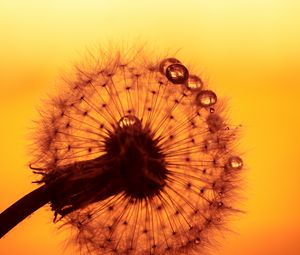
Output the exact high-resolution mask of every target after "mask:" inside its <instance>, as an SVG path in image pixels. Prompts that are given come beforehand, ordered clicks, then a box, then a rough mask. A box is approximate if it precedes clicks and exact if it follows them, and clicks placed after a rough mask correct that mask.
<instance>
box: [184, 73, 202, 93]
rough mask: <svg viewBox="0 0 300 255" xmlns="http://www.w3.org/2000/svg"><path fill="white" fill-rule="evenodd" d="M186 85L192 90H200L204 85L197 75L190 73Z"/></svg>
mask: <svg viewBox="0 0 300 255" xmlns="http://www.w3.org/2000/svg"><path fill="white" fill-rule="evenodd" d="M185 85H186V87H187V88H188V89H190V90H192V91H200V90H201V89H202V87H203V81H202V80H201V79H200V78H199V77H198V76H196V75H190V76H189V78H188V80H187V82H186V83H185Z"/></svg>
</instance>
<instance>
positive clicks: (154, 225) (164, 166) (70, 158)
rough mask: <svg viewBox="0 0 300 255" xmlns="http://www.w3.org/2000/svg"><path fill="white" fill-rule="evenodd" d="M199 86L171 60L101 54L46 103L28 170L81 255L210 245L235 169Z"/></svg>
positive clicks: (226, 138)
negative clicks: (49, 189)
mask: <svg viewBox="0 0 300 255" xmlns="http://www.w3.org/2000/svg"><path fill="white" fill-rule="evenodd" d="M145 59H146V60H145ZM204 85H205V87H207V85H206V84H204V82H203V81H202V79H201V77H200V76H198V75H197V74H190V73H189V70H188V69H187V67H186V66H185V65H184V64H183V63H182V62H181V61H179V60H178V59H176V58H174V57H170V58H165V59H160V60H159V61H157V62H155V61H153V60H151V58H150V56H147V57H145V56H144V55H143V53H141V52H140V51H139V52H136V53H128V52H126V54H124V56H123V55H122V54H121V53H120V52H118V53H116V54H115V55H113V54H108V53H106V54H101V55H100V56H99V58H98V57H97V58H96V57H94V61H93V63H91V64H89V65H88V66H87V67H86V68H83V67H82V68H80V67H78V66H77V67H76V71H75V74H74V77H72V78H71V79H67V80H65V83H64V84H63V86H62V92H61V94H60V95H58V96H56V97H53V98H51V99H50V100H49V101H48V102H47V109H45V110H43V111H42V112H41V120H40V121H39V122H38V127H37V132H36V133H35V139H34V145H33V155H34V157H33V159H32V162H31V166H32V168H33V169H35V173H38V174H40V176H41V178H40V179H39V181H38V182H40V183H44V184H46V185H49V186H51V187H52V190H53V192H52V195H51V199H50V205H51V209H52V210H53V211H54V214H55V221H61V222H63V225H70V226H72V228H73V229H74V230H75V231H74V232H75V234H74V242H76V243H77V245H78V246H79V247H80V250H81V252H82V253H83V254H99V253H100V254H102V253H103V254H112V255H113V254H199V252H201V251H203V249H204V248H205V247H206V246H207V245H208V244H209V243H210V242H211V241H212V240H213V239H214V235H215V233H216V230H219V229H220V228H221V226H222V225H223V220H224V218H226V216H227V214H230V213H231V211H232V210H233V209H230V208H233V207H232V204H233V201H234V199H235V197H234V194H235V193H236V190H238V184H235V181H236V180H237V178H236V176H237V175H239V173H240V171H228V170H235V169H237V170H241V169H242V167H243V161H242V159H241V158H240V157H239V156H237V155H238V154H237V153H238V152H236V151H235V149H234V143H235V141H236V138H237V135H236V133H237V130H236V129H228V128H227V127H228V119H227V118H225V116H224V113H223V107H221V106H219V100H217V96H216V94H215V92H213V91H211V90H208V89H205V90H204V89H203V87H204ZM212 107H213V108H212Z"/></svg>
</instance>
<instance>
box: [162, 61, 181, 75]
mask: <svg viewBox="0 0 300 255" xmlns="http://www.w3.org/2000/svg"><path fill="white" fill-rule="evenodd" d="M172 64H181V62H180V61H179V60H178V59H176V58H166V59H164V60H163V61H161V62H160V64H159V71H160V73H161V74H163V75H166V71H167V68H168V67H169V66H170V65H172Z"/></svg>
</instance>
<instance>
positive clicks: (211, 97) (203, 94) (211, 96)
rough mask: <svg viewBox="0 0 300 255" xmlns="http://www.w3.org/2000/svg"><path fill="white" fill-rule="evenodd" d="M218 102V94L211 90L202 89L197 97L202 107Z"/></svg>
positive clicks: (197, 101)
mask: <svg viewBox="0 0 300 255" xmlns="http://www.w3.org/2000/svg"><path fill="white" fill-rule="evenodd" d="M216 102H217V95H216V94H215V93H214V92H213V91H211V90H202V91H200V92H199V93H198V95H197V97H196V103H198V104H199V105H200V106H202V107H209V106H212V105H214V104H215V103H216Z"/></svg>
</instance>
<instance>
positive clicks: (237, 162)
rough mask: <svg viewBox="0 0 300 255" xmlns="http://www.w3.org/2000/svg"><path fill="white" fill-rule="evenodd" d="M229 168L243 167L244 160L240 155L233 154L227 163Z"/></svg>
mask: <svg viewBox="0 0 300 255" xmlns="http://www.w3.org/2000/svg"><path fill="white" fill-rule="evenodd" d="M226 166H227V168H228V169H231V170H240V169H242V168H243V160H242V159H241V158H240V157H238V156H231V157H230V158H229V159H228V161H227V164H226Z"/></svg>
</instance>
